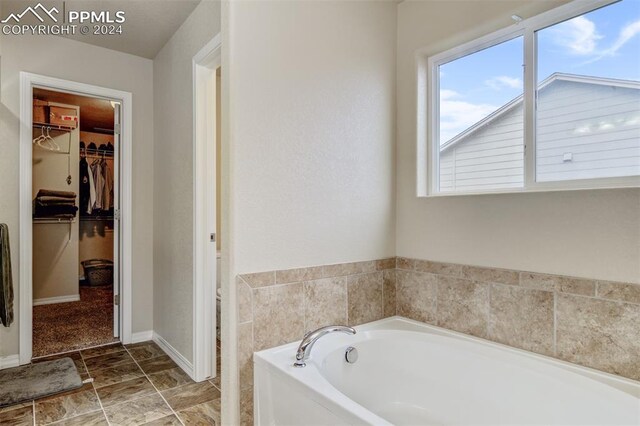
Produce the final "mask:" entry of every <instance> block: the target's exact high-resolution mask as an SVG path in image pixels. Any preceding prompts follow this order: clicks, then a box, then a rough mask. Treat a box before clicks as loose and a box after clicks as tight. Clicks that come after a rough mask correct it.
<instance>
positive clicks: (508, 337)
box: [396, 257, 640, 380]
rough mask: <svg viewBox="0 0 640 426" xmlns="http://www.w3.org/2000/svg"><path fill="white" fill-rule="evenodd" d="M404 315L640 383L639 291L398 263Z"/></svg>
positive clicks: (535, 276)
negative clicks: (639, 381)
mask: <svg viewBox="0 0 640 426" xmlns="http://www.w3.org/2000/svg"><path fill="white" fill-rule="evenodd" d="M396 263H397V269H396V281H397V282H396V299H397V305H396V308H397V313H398V315H402V316H406V317H408V318H412V319H415V320H419V321H424V322H427V323H430V324H433V325H437V326H439V327H443V328H448V329H451V330H455V331H459V332H462V333H466V334H471V335H474V336H477V337H482V338H485V339H489V340H493V341H495V342H498V343H503V344H506V345H509V346H513V347H516V348H519V349H525V350H528V351H532V352H537V353H540V354H543V355H548V356H552V357H556V358H559V359H562V360H565V361H569V362H573V363H576V364H580V365H583V366H586V367H591V368H595V369H598V370H602V371H606V372H608V373H612V374H617V375H620V376H623V377H627V378H630V379H634V380H640V285H639V284H633V283H618V282H611V281H598V280H590V279H585V278H575V277H567V276H560V275H549V274H542V273H534V272H524V271H514V270H506V269H497V268H484V267H477V266H470V265H459V264H451V263H441V262H432V261H427V260H418V259H407V258H401V257H399V258H397V261H396Z"/></svg>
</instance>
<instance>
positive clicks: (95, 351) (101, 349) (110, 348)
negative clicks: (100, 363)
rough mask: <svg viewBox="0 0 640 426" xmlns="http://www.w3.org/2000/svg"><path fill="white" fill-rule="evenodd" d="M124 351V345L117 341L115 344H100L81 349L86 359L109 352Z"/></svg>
mask: <svg viewBox="0 0 640 426" xmlns="http://www.w3.org/2000/svg"><path fill="white" fill-rule="evenodd" d="M122 351H124V346H122V344H121V343H115V344H113V345H105V346H98V347H96V348H89V349H84V350H81V351H80V353H81V354H82V357H83V358H84V359H88V358H93V357H95V356H100V355H108V354H112V353H115V352H122Z"/></svg>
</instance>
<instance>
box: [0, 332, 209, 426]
mask: <svg viewBox="0 0 640 426" xmlns="http://www.w3.org/2000/svg"><path fill="white" fill-rule="evenodd" d="M63 356H68V357H70V358H71V359H73V360H74V362H75V364H76V366H77V367H78V372H79V373H80V376H81V377H82V379H83V380H84V379H87V378H89V377H92V378H93V383H87V384H85V385H83V386H82V387H81V388H79V389H76V390H73V391H69V392H66V393H63V394H58V395H53V396H50V397H45V398H42V399H38V400H35V401H32V402H28V403H24V404H19V405H14V406H10V407H5V408H0V425H3V426H5V425H6V426H9V425H12V426H13V425H21V426H22V425H25V426H27V425H31V426H33V425H49V424H55V425H82V426H84V425H143V424H144V425H218V424H220V379H219V377H220V365H219V364H218V375H217V376H218V377H217V378H216V379H214V380H211V381H204V382H201V383H195V382H194V381H193V380H191V379H190V378H189V376H187V375H186V374H185V373H184V372H183V371H182V370H181V369H180V368H179V367H178V366H177V365H176V364H175V363H174V362H173V361H172V360H171V359H170V358H169V357H168V356H167V355H166V354H165V353H164V352H163V351H162V349H160V347H158V346H157V345H156V344H155V343H153V342H144V343H137V344H134V345H126V346H123V345H121V344H120V343H117V344H113V345H108V346H101V347H97V348H91V349H86V350H81V351H78V352H71V353H68V354H64V355H57V356H55V357H48V358H40V359H38V360H35V361H34V362H42V361H44V360H48V359H53V358H56V357H63Z"/></svg>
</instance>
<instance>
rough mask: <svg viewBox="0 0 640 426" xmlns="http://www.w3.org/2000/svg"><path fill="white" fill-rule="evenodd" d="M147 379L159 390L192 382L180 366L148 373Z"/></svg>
mask: <svg viewBox="0 0 640 426" xmlns="http://www.w3.org/2000/svg"><path fill="white" fill-rule="evenodd" d="M149 380H151V383H153V385H154V386H155V387H156V388H157V389H158V390H159V391H163V390H167V389H172V388H175V387H178V386H182V385H188V384H190V383H194V382H193V380H191V377H189V376H188V375H187V373H185V372H184V371H182V369H181V368H180V367H176V368H171V369H169V370H163V371H159V372H157V373H152V374H149Z"/></svg>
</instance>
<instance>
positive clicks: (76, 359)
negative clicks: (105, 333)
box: [31, 351, 87, 375]
mask: <svg viewBox="0 0 640 426" xmlns="http://www.w3.org/2000/svg"><path fill="white" fill-rule="evenodd" d="M60 358H71V359H72V360H73V363H74V364H75V365H76V368H77V369H78V374H80V375H82V374H84V373H87V369H86V368H85V366H84V361H83V360H82V355H80V352H78V351H76V352H68V353H65V354H59V355H52V356H47V357H44V358H36V359H34V360H33V361H31V362H32V363H33V364H36V363H39V362H45V361H52V360H54V359H60Z"/></svg>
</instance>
